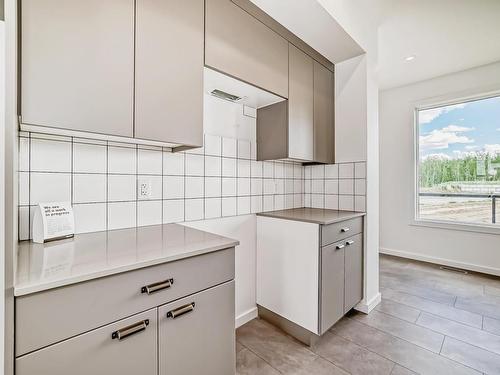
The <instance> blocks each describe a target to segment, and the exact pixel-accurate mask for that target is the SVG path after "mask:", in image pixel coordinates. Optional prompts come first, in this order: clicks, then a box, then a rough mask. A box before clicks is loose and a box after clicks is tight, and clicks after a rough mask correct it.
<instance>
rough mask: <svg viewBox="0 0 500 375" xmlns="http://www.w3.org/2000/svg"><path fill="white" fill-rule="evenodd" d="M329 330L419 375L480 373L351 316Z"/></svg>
mask: <svg viewBox="0 0 500 375" xmlns="http://www.w3.org/2000/svg"><path fill="white" fill-rule="evenodd" d="M332 331H333V332H334V333H336V334H338V335H339V336H342V337H344V338H346V339H348V340H350V341H353V342H355V343H356V344H358V345H360V346H363V347H365V348H367V349H369V350H370V351H373V352H375V353H377V354H379V355H381V356H383V357H385V358H387V359H389V360H391V361H393V362H396V363H398V364H400V365H401V366H403V367H406V368H407V369H410V370H412V371H414V372H416V373H419V374H423V375H426V374H429V375H459V374H460V375H461V374H476V375H478V374H480V372H478V371H475V370H473V369H471V368H469V367H466V366H464V365H462V364H459V363H457V362H455V361H452V360H450V359H448V358H445V357H443V356H441V355H439V354H436V353H433V352H431V351H429V350H426V349H423V348H421V347H419V346H417V345H414V344H411V343H409V342H407V341H405V340H402V339H399V338H397V337H394V336H391V335H389V334H387V333H384V332H382V331H379V330H377V329H375V328H372V327H370V326H367V325H365V324H363V323H360V322H358V321H356V320H353V319H346V318H344V319H342V320H341V321H340V322H338V323H337V324H336V325H335V326H334V327H333V328H332Z"/></svg>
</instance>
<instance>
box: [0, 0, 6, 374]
mask: <svg viewBox="0 0 500 375" xmlns="http://www.w3.org/2000/svg"><path fill="white" fill-rule="evenodd" d="M0 6H3V3H2V4H0ZM4 144H5V22H3V21H0V160H1V162H0V291H2V292H1V295H0V369H1V370H0V371H3V368H4V339H3V338H4V332H5V330H4V323H5V321H4V310H5V294H4V292H3V291H4V289H5V275H4V271H5V251H4V242H5V241H4V238H5V220H4V219H5V204H4V197H5V180H4V178H5V168H4V167H5V165H4V161H5V146H4Z"/></svg>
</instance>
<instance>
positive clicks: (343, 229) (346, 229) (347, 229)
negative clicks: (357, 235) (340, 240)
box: [340, 227, 351, 233]
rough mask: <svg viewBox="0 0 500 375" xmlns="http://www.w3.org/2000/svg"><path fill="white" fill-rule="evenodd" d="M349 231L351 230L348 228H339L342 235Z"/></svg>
mask: <svg viewBox="0 0 500 375" xmlns="http://www.w3.org/2000/svg"><path fill="white" fill-rule="evenodd" d="M350 230H351V228H348V227H345V228H341V229H340V231H341V232H342V233H346V232H349V231H350Z"/></svg>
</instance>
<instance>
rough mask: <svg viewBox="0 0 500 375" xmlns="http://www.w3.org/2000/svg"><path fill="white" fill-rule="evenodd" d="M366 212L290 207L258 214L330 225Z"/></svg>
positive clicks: (363, 214)
mask: <svg viewBox="0 0 500 375" xmlns="http://www.w3.org/2000/svg"><path fill="white" fill-rule="evenodd" d="M365 215H366V214H365V213H364V212H354V211H342V210H329V209H322V208H305V207H303V208H290V209H287V210H279V211H267V212H261V213H258V214H257V216H266V217H272V218H275V219H284V220H294V221H304V222H307V223H313V224H320V225H328V224H333V223H338V222H339V221H344V220H349V219H353V218H355V217H360V216H365Z"/></svg>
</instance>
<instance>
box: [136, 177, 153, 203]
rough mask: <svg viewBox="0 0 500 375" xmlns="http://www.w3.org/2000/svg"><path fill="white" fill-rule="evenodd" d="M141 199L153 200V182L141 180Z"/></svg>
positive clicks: (139, 182)
mask: <svg viewBox="0 0 500 375" xmlns="http://www.w3.org/2000/svg"><path fill="white" fill-rule="evenodd" d="M138 184H139V198H143V199H148V198H151V194H152V191H151V190H152V187H151V185H152V184H151V181H150V180H145V179H139V181H138Z"/></svg>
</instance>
